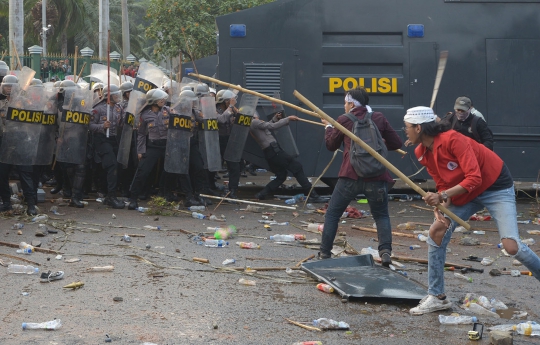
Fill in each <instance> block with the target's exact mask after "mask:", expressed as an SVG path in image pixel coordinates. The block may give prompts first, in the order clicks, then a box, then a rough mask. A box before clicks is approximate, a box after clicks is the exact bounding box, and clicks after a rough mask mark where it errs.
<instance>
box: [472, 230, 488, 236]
mask: <svg viewBox="0 0 540 345" xmlns="http://www.w3.org/2000/svg"><path fill="white" fill-rule="evenodd" d="M473 234H475V235H485V234H486V232H485V231H484V230H474V231H473Z"/></svg>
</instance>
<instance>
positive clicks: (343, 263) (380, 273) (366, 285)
mask: <svg viewBox="0 0 540 345" xmlns="http://www.w3.org/2000/svg"><path fill="white" fill-rule="evenodd" d="M302 269H303V270H304V271H306V272H307V273H309V274H311V275H312V276H314V277H315V278H317V279H319V280H320V281H323V282H325V283H327V284H329V285H331V286H332V287H333V288H334V289H335V290H336V292H337V293H339V294H340V295H341V296H342V297H343V298H347V299H348V298H351V297H353V298H361V297H363V298H388V299H407V300H420V299H422V298H424V297H425V296H426V295H427V289H426V287H425V286H423V285H422V284H420V283H418V282H415V281H413V280H411V279H409V278H407V277H405V276H403V275H402V274H400V273H397V272H394V271H392V270H389V269H386V268H383V267H381V266H375V265H374V263H373V257H372V256H371V255H370V254H367V255H358V256H348V257H343V258H336V259H328V260H318V261H314V262H308V263H304V264H302Z"/></svg>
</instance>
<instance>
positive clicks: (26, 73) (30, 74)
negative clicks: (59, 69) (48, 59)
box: [9, 66, 36, 90]
mask: <svg viewBox="0 0 540 345" xmlns="http://www.w3.org/2000/svg"><path fill="white" fill-rule="evenodd" d="M9 73H10V74H13V75H14V76H16V77H17V78H18V79H19V85H20V86H21V87H22V88H23V90H26V89H27V88H28V85H30V82H31V81H32V79H33V78H34V75H35V74H36V71H34V70H33V69H31V68H29V67H26V66H24V67H23V68H22V69H21V70H20V71H19V70H17V71H10V72H9Z"/></svg>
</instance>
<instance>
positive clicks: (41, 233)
mask: <svg viewBox="0 0 540 345" xmlns="http://www.w3.org/2000/svg"><path fill="white" fill-rule="evenodd" d="M35 235H36V237H45V236H47V232H46V231H42V230H36V234H35Z"/></svg>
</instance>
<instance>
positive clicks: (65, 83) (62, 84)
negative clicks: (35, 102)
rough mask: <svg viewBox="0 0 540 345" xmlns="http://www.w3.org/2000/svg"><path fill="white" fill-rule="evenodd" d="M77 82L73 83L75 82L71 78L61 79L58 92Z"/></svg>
mask: <svg viewBox="0 0 540 345" xmlns="http://www.w3.org/2000/svg"><path fill="white" fill-rule="evenodd" d="M76 86H77V84H75V82H74V81H73V80H62V81H61V82H60V87H59V89H58V92H60V93H64V91H65V90H66V89H67V88H68V87H76Z"/></svg>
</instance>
